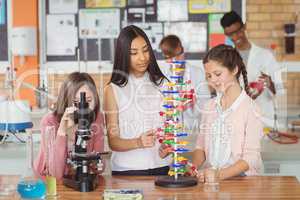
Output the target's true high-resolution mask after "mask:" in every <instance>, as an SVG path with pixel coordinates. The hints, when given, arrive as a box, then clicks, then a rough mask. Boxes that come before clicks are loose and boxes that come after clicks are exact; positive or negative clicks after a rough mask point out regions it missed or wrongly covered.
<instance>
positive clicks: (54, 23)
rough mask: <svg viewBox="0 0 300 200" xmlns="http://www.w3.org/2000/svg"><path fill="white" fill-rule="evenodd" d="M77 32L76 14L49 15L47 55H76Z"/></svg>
mask: <svg viewBox="0 0 300 200" xmlns="http://www.w3.org/2000/svg"><path fill="white" fill-rule="evenodd" d="M77 32H78V31H77V27H76V26H75V16H74V15H47V55H62V56H64V55H75V53H76V52H75V49H76V47H77V46H78V35H77Z"/></svg>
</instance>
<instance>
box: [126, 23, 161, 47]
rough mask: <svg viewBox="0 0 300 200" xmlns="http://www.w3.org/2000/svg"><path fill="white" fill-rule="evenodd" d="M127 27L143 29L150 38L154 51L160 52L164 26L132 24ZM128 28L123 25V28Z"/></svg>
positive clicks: (158, 24) (157, 24) (159, 24)
mask: <svg viewBox="0 0 300 200" xmlns="http://www.w3.org/2000/svg"><path fill="white" fill-rule="evenodd" d="M127 25H135V26H138V27H139V28H141V29H143V31H144V32H145V33H146V35H147V36H148V38H149V40H150V43H151V46H152V49H153V50H156V51H160V50H159V42H160V40H161V39H162V38H163V26H162V23H147V24H145V23H130V24H127ZM124 26H126V24H125V25H123V27H124Z"/></svg>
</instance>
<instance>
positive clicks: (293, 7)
mask: <svg viewBox="0 0 300 200" xmlns="http://www.w3.org/2000/svg"><path fill="white" fill-rule="evenodd" d="M246 3H247V4H246V6H247V8H246V10H247V15H246V19H247V20H246V23H247V34H248V37H249V39H250V40H251V41H253V42H254V43H256V44H259V45H261V46H264V47H266V48H270V45H271V44H276V46H277V48H276V50H275V52H274V53H275V54H276V57H277V60H278V61H282V62H283V63H284V62H285V61H297V62H298V65H297V69H293V68H292V67H291V68H289V70H288V72H286V73H284V74H283V80H284V82H285V86H286V91H287V99H286V101H282V102H286V103H287V108H288V109H289V110H288V115H294V116H295V115H297V112H298V115H299V114H300V110H299V108H300V70H299V69H300V16H299V17H298V21H297V26H296V28H297V30H296V33H297V36H296V38H295V54H290V55H287V54H285V45H284V29H283V27H284V24H286V23H295V21H296V17H295V16H296V12H298V13H299V11H300V0H247V1H246ZM299 15H300V13H299ZM294 66H295V65H294ZM290 71H292V72H290ZM295 108H297V109H298V110H296V111H295V110H294V109H295ZM289 112H290V113H289ZM292 112H294V113H293V114H292Z"/></svg>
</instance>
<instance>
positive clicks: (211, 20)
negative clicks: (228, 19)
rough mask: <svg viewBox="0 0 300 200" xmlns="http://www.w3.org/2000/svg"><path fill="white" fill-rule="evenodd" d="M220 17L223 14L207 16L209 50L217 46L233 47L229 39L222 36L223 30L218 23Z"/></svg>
mask: <svg viewBox="0 0 300 200" xmlns="http://www.w3.org/2000/svg"><path fill="white" fill-rule="evenodd" d="M222 17H223V14H209V16H208V35H209V45H208V46H209V48H212V47H214V46H217V45H219V44H228V45H231V46H232V45H233V42H232V41H231V40H230V38H228V37H226V36H225V35H224V30H223V27H222V26H221V23H220V21H221V18H222Z"/></svg>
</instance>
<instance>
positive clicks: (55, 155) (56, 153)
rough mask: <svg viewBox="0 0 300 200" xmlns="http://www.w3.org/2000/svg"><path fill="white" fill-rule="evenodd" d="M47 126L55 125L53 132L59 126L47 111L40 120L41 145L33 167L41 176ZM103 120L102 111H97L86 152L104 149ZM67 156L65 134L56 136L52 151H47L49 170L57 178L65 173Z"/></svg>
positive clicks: (44, 168)
mask: <svg viewBox="0 0 300 200" xmlns="http://www.w3.org/2000/svg"><path fill="white" fill-rule="evenodd" d="M47 126H54V127H55V134H57V130H58V127H59V122H58V121H57V119H56V117H55V116H54V115H53V114H52V113H49V114H47V115H46V116H44V117H43V119H42V120H41V145H40V150H39V153H38V156H37V157H36V159H35V162H34V169H35V171H36V173H37V174H38V175H39V176H43V175H44V174H45V170H46V141H45V140H46V139H45V130H46V127H47ZM103 128H104V121H103V115H102V113H98V116H97V118H96V120H95V121H94V122H93V123H92V125H91V130H92V131H91V132H92V137H91V139H90V140H89V141H88V146H87V150H88V152H92V151H95V152H103V151H104V135H103ZM72 136H73V138H72V140H74V139H75V134H73V135H72ZM67 156H68V140H67V136H56V139H55V142H54V147H53V151H52V152H50V153H49V159H50V161H49V163H50V164H49V165H50V166H49V172H50V174H51V175H54V176H55V177H56V178H57V179H61V178H62V177H63V175H64V174H67V168H66V160H67Z"/></svg>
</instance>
